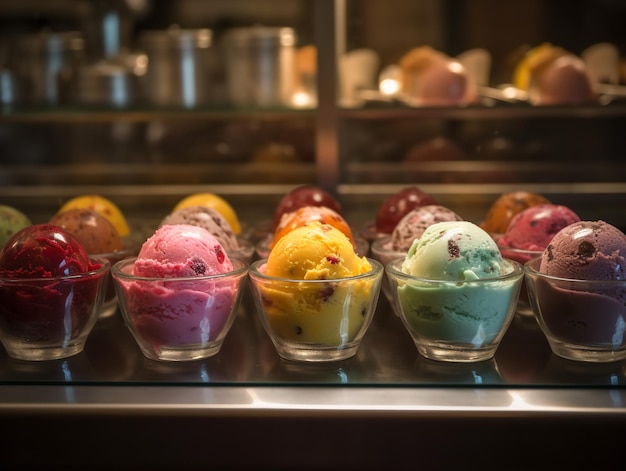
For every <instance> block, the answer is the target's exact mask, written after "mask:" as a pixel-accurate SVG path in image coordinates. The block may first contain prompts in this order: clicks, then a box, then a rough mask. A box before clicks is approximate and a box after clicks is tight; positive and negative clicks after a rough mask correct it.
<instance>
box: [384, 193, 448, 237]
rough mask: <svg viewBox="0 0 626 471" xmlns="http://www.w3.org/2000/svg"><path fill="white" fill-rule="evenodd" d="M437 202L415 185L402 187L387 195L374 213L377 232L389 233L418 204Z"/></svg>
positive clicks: (424, 204) (418, 205)
mask: <svg viewBox="0 0 626 471" xmlns="http://www.w3.org/2000/svg"><path fill="white" fill-rule="evenodd" d="M431 204H437V203H436V201H435V199H434V198H433V197H432V196H431V195H429V194H428V193H425V192H424V191H422V190H420V189H419V188H418V187H416V186H410V187H406V188H403V189H402V190H400V191H398V192H397V193H394V194H392V195H391V196H389V197H388V198H387V199H386V200H385V201H383V203H382V205H381V206H380V207H379V208H378V211H377V213H376V221H375V226H376V230H377V231H378V232H379V233H383V234H391V233H392V232H393V230H394V228H395V227H396V225H397V224H398V222H400V219H402V218H403V217H404V216H405V215H406V214H407V213H408V212H410V211H411V210H413V209H415V208H418V207H420V206H426V205H431Z"/></svg>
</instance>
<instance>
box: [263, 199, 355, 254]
mask: <svg viewBox="0 0 626 471" xmlns="http://www.w3.org/2000/svg"><path fill="white" fill-rule="evenodd" d="M312 221H319V222H321V223H323V224H330V225H331V226H333V227H335V228H337V229H339V230H340V231H341V232H343V234H344V235H345V236H346V237H347V238H348V239H349V240H350V243H352V245H353V246H354V236H353V234H352V229H350V226H349V225H348V223H347V222H346V220H345V219H344V218H343V216H341V215H340V214H339V213H338V212H337V211H334V210H333V209H330V208H328V207H326V206H303V207H302V208H298V209H296V210H295V211H292V212H290V213H286V214H283V216H282V217H281V219H280V222H279V223H278V226H277V227H276V230H275V231H274V237H273V238H272V241H271V242H270V248H273V247H274V245H275V244H276V242H277V241H278V240H280V239H281V238H282V237H283V236H284V235H285V234H287V233H289V232H291V231H292V230H294V229H296V228H298V227H302V226H304V225H306V224H308V223H309V222H312Z"/></svg>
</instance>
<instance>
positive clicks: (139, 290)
mask: <svg viewBox="0 0 626 471" xmlns="http://www.w3.org/2000/svg"><path fill="white" fill-rule="evenodd" d="M136 260H137V258H136V257H133V258H130V259H126V260H122V261H121V262H118V263H116V264H115V265H113V267H112V269H111V275H112V277H113V282H114V284H115V290H116V292H117V297H118V302H119V305H120V309H121V312H122V316H123V318H124V321H125V323H126V326H127V327H128V329H129V330H130V332H131V334H132V335H133V337H134V338H135V341H136V342H137V344H138V345H139V348H140V349H141V352H142V353H143V355H144V356H145V357H147V358H149V359H151V360H163V361H187V360H197V359H202V358H208V357H211V356H214V355H216V354H217V353H218V352H219V351H220V349H221V347H222V344H223V342H224V339H225V337H226V334H227V333H228V331H229V330H230V327H231V326H232V324H233V322H234V320H235V317H236V315H237V310H238V306H239V301H240V299H241V293H242V291H243V287H244V285H243V283H244V282H245V280H246V274H247V272H248V265H247V264H246V263H245V262H243V261H241V260H238V259H235V258H231V262H232V264H233V270H232V271H230V272H228V273H224V274H220V275H208V276H194V277H185V278H148V277H139V276H135V275H133V274H132V273H133V266H134V264H135V261H136Z"/></svg>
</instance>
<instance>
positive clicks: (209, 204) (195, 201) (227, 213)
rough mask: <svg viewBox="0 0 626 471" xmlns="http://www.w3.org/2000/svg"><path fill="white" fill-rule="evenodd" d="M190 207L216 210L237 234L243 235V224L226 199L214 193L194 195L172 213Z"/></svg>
mask: <svg viewBox="0 0 626 471" xmlns="http://www.w3.org/2000/svg"><path fill="white" fill-rule="evenodd" d="M189 206H204V207H206V208H211V209H214V210H215V211H217V212H218V213H220V214H221V215H222V216H223V217H224V219H226V221H227V222H228V224H229V225H230V228H231V229H232V230H233V232H234V233H235V234H241V224H240V223H239V218H238V217H237V213H236V212H235V210H234V209H233V207H232V206H231V205H230V204H229V203H228V202H227V201H226V200H225V199H224V198H222V197H220V196H218V195H216V194H214V193H194V194H193V195H189V196H187V197H185V198H183V199H182V200H180V201H179V202H178V203H177V204H176V206H174V209H173V210H172V212H173V211H178V210H179V209H183V208H187V207H189Z"/></svg>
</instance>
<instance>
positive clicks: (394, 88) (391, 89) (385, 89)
mask: <svg viewBox="0 0 626 471" xmlns="http://www.w3.org/2000/svg"><path fill="white" fill-rule="evenodd" d="M378 88H379V90H380V93H382V94H383V95H393V94H395V93H398V92H399V91H400V83H399V82H398V81H397V80H394V79H384V80H382V81H381V82H380V84H379V85H378Z"/></svg>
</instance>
